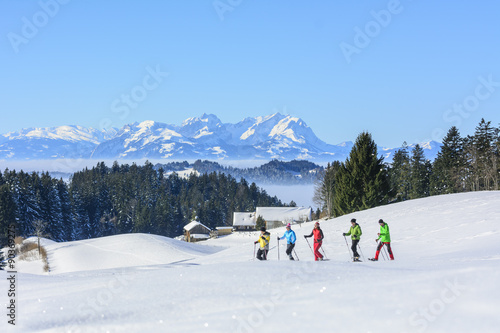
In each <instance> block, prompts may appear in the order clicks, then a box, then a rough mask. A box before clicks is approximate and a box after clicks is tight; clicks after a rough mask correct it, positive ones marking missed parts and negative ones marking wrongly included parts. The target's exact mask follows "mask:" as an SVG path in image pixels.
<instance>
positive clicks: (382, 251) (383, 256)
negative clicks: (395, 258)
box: [379, 241, 387, 260]
mask: <svg viewBox="0 0 500 333" xmlns="http://www.w3.org/2000/svg"><path fill="white" fill-rule="evenodd" d="M379 244H380V245H382V246H381V247H380V253H382V258H384V260H387V258H386V257H385V253H384V243H382V241H380V243H379Z"/></svg>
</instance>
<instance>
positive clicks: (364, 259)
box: [358, 243, 366, 261]
mask: <svg viewBox="0 0 500 333" xmlns="http://www.w3.org/2000/svg"><path fill="white" fill-rule="evenodd" d="M358 247H359V252H361V255H362V256H363V261H366V258H365V255H364V254H363V251H362V250H361V245H359V243H358Z"/></svg>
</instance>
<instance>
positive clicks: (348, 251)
mask: <svg viewBox="0 0 500 333" xmlns="http://www.w3.org/2000/svg"><path fill="white" fill-rule="evenodd" d="M344 240H345V246H347V253H349V256H351V251H350V250H349V244H347V238H345V236H344ZM351 260H354V258H353V257H351Z"/></svg>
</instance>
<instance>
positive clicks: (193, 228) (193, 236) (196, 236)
mask: <svg viewBox="0 0 500 333" xmlns="http://www.w3.org/2000/svg"><path fill="white" fill-rule="evenodd" d="M183 229H184V240H185V241H186V242H198V241H201V240H206V239H209V238H210V232H211V230H210V228H209V227H207V226H206V225H203V224H201V223H200V222H198V221H191V222H189V223H188V224H186V225H185V226H184V228H183Z"/></svg>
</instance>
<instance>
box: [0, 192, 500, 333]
mask: <svg viewBox="0 0 500 333" xmlns="http://www.w3.org/2000/svg"><path fill="white" fill-rule="evenodd" d="M353 217H354V218H357V220H358V222H359V224H360V225H361V227H362V230H363V236H362V238H361V242H360V246H361V250H362V253H363V254H364V256H365V257H371V256H373V254H374V250H375V246H376V243H375V238H376V233H377V232H378V229H379V227H378V224H377V221H378V219H380V218H383V219H384V220H385V221H386V222H387V223H388V224H389V226H390V230H391V236H392V241H393V242H392V247H393V251H394V255H395V257H396V260H395V261H384V260H382V259H381V260H380V261H378V262H369V261H364V262H362V263H353V262H350V252H348V248H347V246H346V242H345V241H344V238H343V237H342V232H346V231H347V230H348V228H349V226H350V223H349V221H350V219H351V218H353ZM498 221H500V192H476V193H465V194H454V195H445V196H437V197H430V198H425V199H419V200H412V201H407V202H403V203H397V204H392V205H388V206H383V207H378V208H375V209H370V210H366V211H362V212H357V213H354V214H350V215H347V216H342V217H339V218H336V219H332V220H328V221H321V227H322V229H323V231H324V234H325V241H324V250H325V252H326V256H327V257H328V258H329V259H330V261H324V262H314V261H313V260H312V253H311V250H310V248H309V246H308V244H307V243H306V241H305V240H304V238H303V235H305V234H309V233H310V232H311V229H312V223H311V222H309V223H305V224H303V225H302V226H298V225H297V226H294V227H293V229H294V230H295V231H296V233H297V239H298V241H297V246H296V252H297V254H298V257H299V258H300V261H295V262H293V261H289V260H284V258H285V255H284V250H285V245H284V244H283V242H280V252H281V260H280V261H278V252H277V246H276V245H277V241H276V236H277V235H282V234H283V232H284V229H283V228H280V229H274V230H271V235H272V236H271V251H270V254H269V257H270V260H269V261H267V262H259V261H256V260H252V257H253V253H254V252H253V251H254V244H253V241H254V240H256V239H257V233H239V234H233V235H230V236H226V237H221V238H219V239H214V240H210V241H207V242H204V243H198V244H186V243H183V242H180V241H176V240H171V239H168V238H164V237H158V236H151V235H144V234H132V235H120V236H112V237H107V238H101V239H94V240H86V241H79V242H70V243H55V244H54V243H52V244H51V243H48V245H47V249H48V251H49V262H50V263H51V266H52V271H51V272H50V273H48V274H39V275H38V274H28V273H22V272H21V273H18V289H19V290H18V296H17V302H18V304H19V305H20V310H19V312H18V323H17V326H16V327H15V329H12V327H11V325H7V323H6V320H3V321H2V323H1V324H0V325H3V326H2V331H3V332H4V331H6V330H5V329H4V328H6V329H7V330H8V331H12V332H13V331H16V332H17V331H23V332H42V331H43V332H69V331H71V332H166V331H168V332H280V331H283V330H289V329H287V327H288V328H289V327H293V331H294V332H306V331H314V332H497V331H498V325H499V319H498V309H499V308H500V301H499V300H500V289H499V288H498V287H497V285H498V281H499V280H500V245H499V244H500V225H499V224H498ZM348 242H349V246H350V240H348ZM1 281H2V282H0V288H2V290H4V291H5V290H7V280H6V279H5V278H2V279H1ZM2 300H4V301H3V302H4V304H6V301H5V295H4V296H3V298H2Z"/></svg>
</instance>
